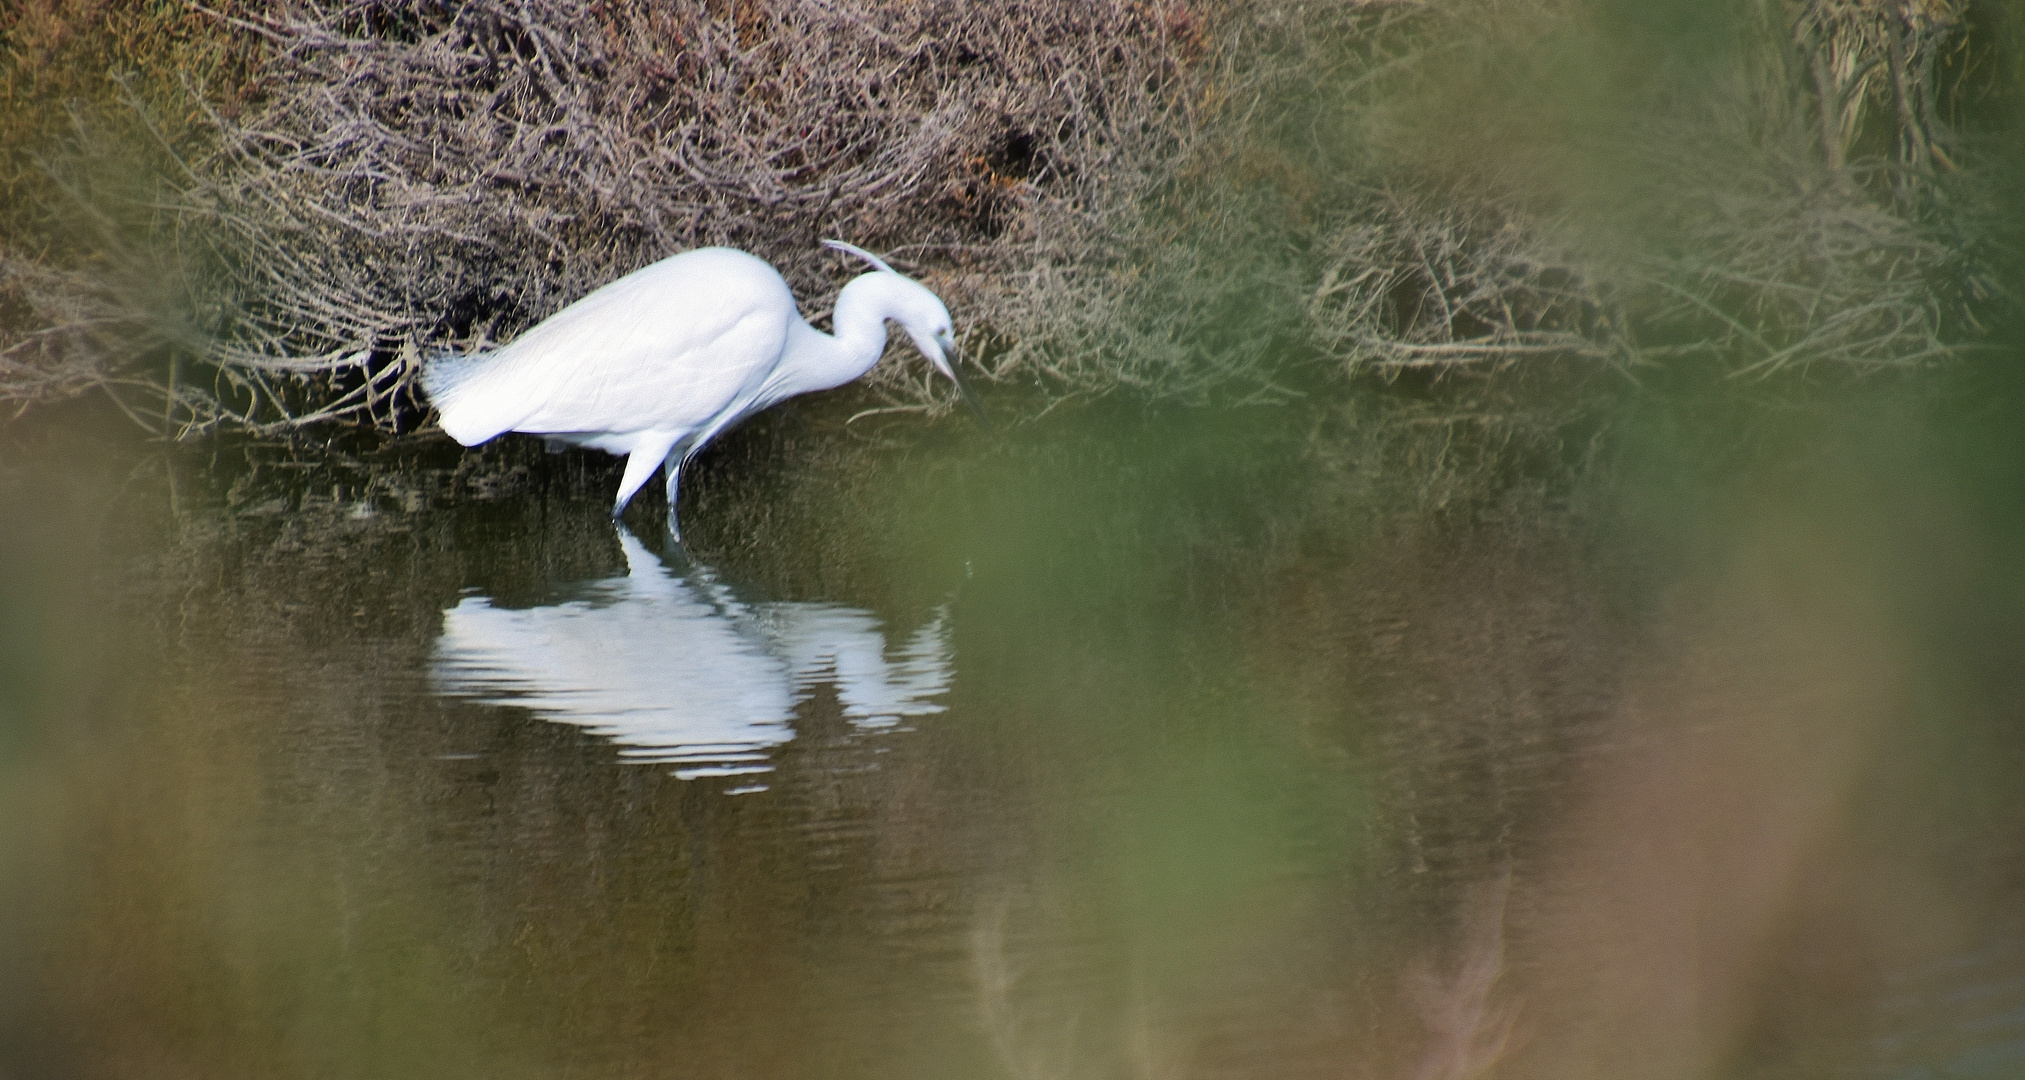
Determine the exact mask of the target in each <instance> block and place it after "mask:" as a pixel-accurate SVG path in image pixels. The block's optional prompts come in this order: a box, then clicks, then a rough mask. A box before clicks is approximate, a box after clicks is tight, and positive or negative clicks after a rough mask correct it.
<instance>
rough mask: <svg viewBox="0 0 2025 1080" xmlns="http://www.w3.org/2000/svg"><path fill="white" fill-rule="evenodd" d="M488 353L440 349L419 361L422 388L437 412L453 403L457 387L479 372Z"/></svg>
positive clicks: (456, 394) (444, 410)
mask: <svg viewBox="0 0 2025 1080" xmlns="http://www.w3.org/2000/svg"><path fill="white" fill-rule="evenodd" d="M490 355H491V354H490V353H454V352H439V353H435V354H433V355H431V356H430V357H429V358H428V359H426V360H424V361H422V391H423V392H424V393H426V394H428V395H429V401H430V403H431V404H433V405H435V406H436V410H437V411H438V412H449V411H450V409H451V408H452V407H453V406H454V405H456V403H457V397H458V391H459V390H460V389H462V388H463V387H464V386H465V385H467V384H468V383H469V382H470V381H471V376H473V375H476V374H477V373H478V369H479V368H480V367H481V366H483V365H484V363H485V360H486V358H487V357H489V356H490Z"/></svg>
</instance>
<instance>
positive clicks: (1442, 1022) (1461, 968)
mask: <svg viewBox="0 0 2025 1080" xmlns="http://www.w3.org/2000/svg"><path fill="white" fill-rule="evenodd" d="M1510 890H1511V874H1510V872H1509V871H1508V872H1507V873H1506V874H1505V875H1504V876H1503V877H1501V878H1499V879H1498V880H1497V881H1495V882H1492V883H1489V884H1485V885H1480V886H1478V887H1477V895H1476V896H1475V897H1474V898H1473V900H1472V901H1471V902H1470V903H1469V904H1468V905H1467V907H1466V908H1465V910H1464V912H1463V925H1462V941H1461V943H1460V944H1459V945H1458V947H1457V948H1456V950H1455V953H1454V955H1453V956H1452V957H1451V958H1450V960H1449V962H1448V963H1447V964H1445V965H1437V964H1436V963H1434V962H1431V961H1423V962H1421V963H1420V964H1417V965H1415V966H1414V967H1412V968H1410V969H1408V971H1407V973H1406V989H1407V994H1408V996H1409V997H1411V998H1412V1000H1413V1004H1414V1007H1415V1009H1416V1010H1417V1011H1418V1012H1419V1014H1420V1021H1421V1026H1422V1027H1423V1028H1424V1029H1425V1031H1426V1034H1427V1043H1428V1045H1427V1048H1426V1050H1425V1051H1424V1052H1423V1054H1422V1056H1421V1058H1420V1064H1419V1066H1418V1067H1417V1068H1416V1069H1415V1070H1414V1072H1413V1077H1414V1080H1470V1078H1473V1077H1480V1076H1485V1075H1488V1074H1489V1073H1490V1071H1491V1070H1492V1069H1493V1068H1495V1067H1496V1065H1497V1063H1498V1062H1499V1061H1500V1060H1501V1059H1502V1058H1504V1057H1505V1055H1506V1054H1507V1053H1509V1052H1510V1050H1511V1048H1512V1047H1511V1044H1512V1029H1513V1026H1514V1025H1516V1024H1517V1023H1518V1019H1519V1010H1518V1006H1517V1005H1516V1004H1513V1003H1510V1002H1507V1001H1504V1000H1501V999H1500V996H1499V985H1498V984H1499V981H1500V979H1502V977H1503V976H1504V972H1505V932H1504V923H1505V897H1506V895H1507V893H1509V892H1510ZM1443 967H1445V968H1446V971H1443V970H1442V968H1443Z"/></svg>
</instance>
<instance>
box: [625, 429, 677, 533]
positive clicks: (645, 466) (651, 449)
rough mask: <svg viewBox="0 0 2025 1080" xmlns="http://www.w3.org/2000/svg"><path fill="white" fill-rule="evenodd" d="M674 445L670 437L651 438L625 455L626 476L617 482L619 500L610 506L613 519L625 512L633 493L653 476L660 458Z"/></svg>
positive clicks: (665, 455)
mask: <svg viewBox="0 0 2025 1080" xmlns="http://www.w3.org/2000/svg"><path fill="white" fill-rule="evenodd" d="M674 445H675V440H674V439H673V438H672V437H671V438H658V437H651V436H650V437H648V438H645V439H643V440H642V441H640V442H639V443H637V444H635V445H634V447H633V452H632V453H630V454H627V455H626V475H625V478H624V479H621V480H620V481H619V499H618V501H617V502H615V503H613V504H612V516H613V517H618V516H619V515H620V514H622V513H624V512H625V510H626V504H627V503H628V502H630V501H632V498H633V493H634V492H636V491H638V490H640V488H641V487H642V486H644V485H645V484H646V483H647V478H648V477H650V476H652V475H654V469H655V467H656V466H658V465H660V464H661V459H662V458H665V457H667V456H668V451H669V450H670V449H671V448H673V447H674Z"/></svg>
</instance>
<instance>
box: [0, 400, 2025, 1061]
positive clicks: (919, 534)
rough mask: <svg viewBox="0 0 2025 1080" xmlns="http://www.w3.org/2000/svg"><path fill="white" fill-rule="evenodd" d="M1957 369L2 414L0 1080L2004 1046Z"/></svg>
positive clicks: (1994, 708)
mask: <svg viewBox="0 0 2025 1080" xmlns="http://www.w3.org/2000/svg"><path fill="white" fill-rule="evenodd" d="M1967 397H1968V398H1969V399H1971V400H1973V401H1975V402H1979V403H1980V405H1981V408H1982V411H1981V412H1977V411H1975V410H1974V409H1971V410H1969V411H1968V412H1965V413H1963V414H1962V415H1963V417H1964V419H1963V422H1962V423H1961V424H1959V425H1950V424H1944V423H1936V422H1934V421H1933V420H1932V415H1933V414H1934V413H1935V412H1938V411H1941V410H1942V409H1943V408H1944V407H1947V408H1951V407H1953V406H1952V405H1947V406H1935V408H1934V409H1933V410H1928V411H1923V410H1922V407H1919V406H1909V407H1904V408H1883V407H1876V406H1870V407H1866V406H1861V405H1855V406H1849V407H1846V408H1845V407H1840V406H1838V407H1832V408H1830V407H1824V408H1814V409H1798V408H1788V409H1781V410H1769V409H1763V408H1755V407H1740V406H1735V405H1723V404H1717V405H1709V406H1704V407H1700V408H1699V409H1697V408H1688V407H1685V406H1681V407H1674V406H1660V405H1652V404H1649V403H1648V404H1645V405H1632V406H1626V407H1624V408H1623V409H1621V410H1619V411H1617V412H1613V413H1610V414H1609V415H1604V416H1601V417H1600V418H1591V419H1589V420H1584V421H1582V422H1581V423H1575V424H1571V425H1568V426H1565V427H1559V428H1554V429H1552V430H1548V429H1545V428H1542V427H1539V426H1537V425H1536V426H1533V427H1528V426H1527V425H1524V424H1517V425H1514V424H1511V423H1508V422H1505V421H1485V420H1482V419H1481V418H1478V419H1471V420H1466V421H1462V422H1454V423H1436V422H1433V421H1432V420H1431V419H1430V418H1429V417H1427V416H1422V415H1417V414H1410V413H1396V412H1389V411H1387V410H1383V409H1377V408H1375V407H1365V406H1358V407H1354V408H1353V407H1350V406H1342V407H1327V406H1322V405H1318V404H1314V403H1308V404H1303V405H1300V406H1296V407H1290V408H1279V409H1258V410H1250V411H1245V410H1238V411H1220V412H1208V411H1202V412H1192V413H1191V412H1186V411H1179V412H1174V413H1170V414H1163V415H1158V416H1152V415H1147V414H1143V413H1140V412H1137V411H1134V410H1132V409H1129V408H1120V409H1117V410H1113V411H1102V410H1084V411H1082V412H1075V411H1073V410H1063V411H1060V412H1058V413H1057V414H1055V415H1052V416H1050V417H1049V418H1047V419H1046V420H1044V421H1042V422H1040V423H1036V424H1032V425H1028V426H1015V427H1012V429H1011V430H1009V431H1005V432H1002V433H1000V434H999V435H996V436H987V435H985V434H983V433H981V432H978V431H975V430H973V429H971V428H969V427H966V426H964V425H963V424H961V423H958V422H949V423H944V424H925V423H922V422H920V421H917V420H914V419H912V418H906V417H902V418H898V419H892V420H890V421H889V422H887V423H886V424H885V426H883V427H872V428H868V427H867V424H868V423H870V422H868V421H861V422H860V423H858V424H854V425H847V424H845V423H844V422H843V417H844V416H845V415H846V413H845V412H838V411H831V410H830V409H828V408H826V407H825V406H823V405H821V404H820V403H818V404H815V405H808V406H804V407H802V408H801V409H800V410H799V411H798V412H794V413H789V414H775V415H770V416H768V417H763V418H761V419H760V420H758V421H756V422H754V423H753V424H751V425H749V426H748V427H747V428H746V429H745V430H743V431H741V432H739V433H737V434H736V435H735V436H734V437H732V438H731V439H730V440H728V441H727V442H726V443H725V444H724V445H723V446H722V447H721V448H719V449H718V450H715V451H713V453H712V454H711V455H708V456H706V458H705V459H704V461H703V463H702V467H701V468H700V470H698V471H697V473H696V475H695V478H694V488H693V498H691V499H690V500H689V501H688V502H687V504H686V505H685V508H684V535H685V537H686V538H687V539H688V540H689V543H690V547H689V550H688V551H687V552H686V553H681V552H675V551H671V550H668V549H666V547H665V545H664V542H663V539H662V534H661V532H660V526H661V514H662V512H663V511H662V507H661V505H660V504H659V502H658V501H656V500H655V499H652V498H648V499H644V500H642V502H641V503H640V504H639V505H638V506H636V508H635V509H634V510H633V511H632V513H631V514H630V515H629V516H628V518H627V523H626V529H625V531H621V530H619V529H616V528H615V527H614V526H613V525H612V524H611V523H610V522H609V521H608V520H607V519H606V517H605V515H604V509H605V507H606V506H608V505H609V498H610V495H609V492H610V489H611V487H612V485H613V484H614V483H615V480H616V473H615V471H614V470H613V469H612V468H611V467H610V465H609V459H603V458H601V457H598V456H597V455H592V454H581V455H580V454H577V453H571V454H566V455H560V456H548V455H545V454H543V453H541V451H540V448H539V446H538V445H535V444H532V443H531V442H529V443H521V442H519V441H515V440H509V441H508V442H507V443H505V444H502V445H500V446H495V447H488V448H485V449H482V450H479V451H472V452H465V451H461V450H459V449H457V448H455V447H453V446H450V445H449V444H447V443H444V442H441V441H436V442H430V441H426V440H424V441H415V442H406V443H393V444H373V445H347V446H323V445H315V444H307V443H305V444H302V445H299V446H296V447H293V448H291V447H287V446H271V445H258V444H243V443H232V442H223V443H215V444H205V445H199V446H187V447H179V448H162V447H157V446H147V445H138V444H134V443H132V442H131V441H130V440H126V439H124V438H122V437H120V436H118V435H117V434H116V433H112V432H109V431H100V430H98V429H97V428H95V427H93V426H91V425H87V424H84V423H81V422H78V423H51V424H46V425H43V426H42V427H39V428H34V429H31V430H16V431H15V432H13V433H12V434H11V436H10V438H11V440H12V441H11V442H10V443H9V446H8V449H7V452H6V457H5V459H4V467H0V475H4V480H0V495H4V501H5V504H6V507H7V511H6V514H5V521H4V524H0V544H4V550H5V559H4V561H0V579H4V585H5V592H4V598H5V604H6V608H5V617H4V620H0V633H4V634H5V638H4V639H0V640H4V644H0V657H4V661H0V662H4V664H5V667H4V669H0V677H4V679H5V681H6V683H7V685H8V691H7V693H6V695H5V697H4V699H0V700H4V703H5V706H6V708H7V713H6V728H5V731H4V734H0V738H4V742H0V904H4V910H5V911H6V912H7V915H6V917H5V919H4V920H0V995H4V997H0V1046H4V1049H0V1076H6V1077H72V1076H76V1077H97V1076H107V1077H112V1076H121V1077H125V1076H150V1077H153V1076H192V1077H195V1076H202V1077H239V1076H244V1077H262V1078H278V1077H296V1076H301V1077H393V1076H432V1077H453V1076H485V1077H511V1076H544V1077H547V1076H572V1077H631V1076H656V1077H783V1078H784V1077H813V1076H827V1077H880V1078H911V1077H922V1078H927V1077H997V1076H1006V1077H1022V1078H1026V1077H1032V1078H1043V1077H1193V1076H1235V1075H1245V1076H1274V1077H1279V1076H1294V1077H1300V1076H1318V1077H1319V1076H1328V1077H1343V1076H1352V1077H1395V1076H1397V1077H1418V1078H1437V1077H1443V1078H1445V1077H1465V1076H1483V1075H1493V1074H1494V1075H1497V1076H1501V1077H1557V1078H1565V1077H1589V1076H1593V1077H1611V1078H1625V1077H1648V1076H1649V1077H1703V1076H1709V1077H1728V1076H1824V1077H1828V1076H1832V1077H1845V1076H1847V1077H1906V1078H1911V1077H1942V1076H1947V1077H1957V1076H1960V1077H2000V1076H2015V1075H2019V1074H2020V1073H2021V1072H2025V785H2021V784H2020V782H2019V778H2020V776H2021V766H2025V726H2021V724H2020V721H2021V720H2025V715H2021V711H2020V709H2021V702H2025V696H2021V691H2025V679H2021V677H2020V675H2019V671H2020V668H2019V666H2018V665H2019V662H2020V660H2021V659H2025V656H2021V642H2025V602H2021V601H2025V575H2021V573H2020V570H2021V567H2025V560H2021V559H2020V558H2019V555H2020V551H2019V548H2018V545H2017V540H2018V537H2019V535H2020V530H2019V528H2018V525H2019V522H2018V519H2017V515H2016V505H2017V504H2016V503H2015V501H2014V498H2015V481H2016V480H2017V478H2018V476H2019V473H2018V472H2017V470H2016V469H2015V467H2014V465H2015V463H2014V461H2013V460H2012V457H2010V456H2007V454H2009V453H2010V451H2009V450H2008V449H2007V448H2008V447H2009V446H2010V445H2011V440H2010V437H2009V436H2008V435H2007V434H2006V431H2007V428H2008V421H2007V420H2006V415H2007V414H2006V412H2005V410H2004V409H2003V408H2002V407H2000V406H1996V405H1991V404H1990V403H1989V400H1988V399H1987V398H1982V397H1978V396H1977V395H1967ZM1866 409H1867V410H1868V411H1866Z"/></svg>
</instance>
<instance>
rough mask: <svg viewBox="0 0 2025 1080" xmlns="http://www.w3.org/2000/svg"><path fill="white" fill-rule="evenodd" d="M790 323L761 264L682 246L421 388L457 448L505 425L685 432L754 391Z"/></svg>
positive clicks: (790, 312) (776, 282)
mask: <svg viewBox="0 0 2025 1080" xmlns="http://www.w3.org/2000/svg"><path fill="white" fill-rule="evenodd" d="M795 318H797V315H796V313H795V306H794V296H793V294H792V293H790V292H789V291H788V288H787V283H786V282H784V281H782V280H781V278H780V275H779V274H778V273H777V272H775V271H774V269H773V268H772V267H771V266H768V265H767V264H766V263H765V262H763V261H761V260H759V259H757V258H754V257H752V256H750V255H747V254H745V253H743V252H735V251H728V250H725V249H705V250H702V251H692V252H687V253H685V254H682V255H678V256H675V257H673V258H670V259H664V260H662V261H661V262H658V263H655V264H654V265H652V266H649V267H645V268H643V269H641V270H638V271H635V272H634V273H632V274H629V275H627V276H626V277H623V278H620V279H619V280H617V281H614V282H612V283H611V284H609V285H606V286H605V287H604V288H602V289H599V290H597V291H596V292H593V293H591V294H590V295H589V296H586V297H584V298H583V299H582V300H579V301H577V302H576V303H575V304H572V305H571V306H570V307H568V308H566V309H564V310H563V311H561V312H559V313H557V314H556V315H554V316H552V317H551V318H549V319H548V320H546V321H544V322H542V323H541V324H540V325H538V326H536V327H534V328H533V329H531V330H529V331H528V332H527V333H525V334H523V335H521V336H520V337H519V338H518V339H516V340H515V341H514V342H513V343H512V344H510V345H508V346H506V347H505V348H503V349H500V350H499V351H498V352H496V353H494V354H491V355H490V356H489V357H488V358H486V359H484V360H482V361H478V362H474V363H473V364H472V365H471V366H470V367H469V368H465V367H461V366H458V365H451V366H448V367H445V368H444V369H443V370H442V372H441V374H440V376H439V377H438V378H437V380H436V381H437V384H438V385H441V386H442V387H444V390H445V393H444V394H443V395H441V396H438V395H437V393H436V392H435V390H434V389H430V388H429V386H428V379H429V375H428V373H427V372H426V371H425V373H424V379H425V389H430V396H431V399H432V400H433V401H435V402H436V404H437V408H438V410H439V411H440V412H441V413H442V423H443V430H444V431H446V432H448V433H449V434H450V435H451V436H452V437H454V438H456V439H457V440H458V441H459V442H462V443H464V444H466V445H471V444H473V443H478V442H483V441H485V440H486V439H489V438H492V437H493V436H495V435H498V434H500V433H502V432H506V431H527V432H537V433H539V432H578V431H607V432H624V431H638V430H649V429H652V430H664V431H672V430H683V429H687V428H691V427H694V426H696V425H698V424H701V423H703V422H704V421H705V420H707V419H709V417H710V416H711V415H712V413H713V412H714V411H715V410H716V408H718V407H719V405H720V404H721V403H722V402H723V401H725V400H726V399H727V398H728V397H729V396H731V395H734V394H737V393H739V392H741V390H742V389H743V388H744V387H746V386H748V385H750V386H752V387H755V388H756V387H757V386H758V384H759V383H760V382H761V381H763V380H764V378H765V376H766V374H767V372H768V371H770V370H771V368H772V365H773V364H774V363H775V362H776V361H777V360H778V359H779V356H780V351H781V347H782V345H783V344H784V342H785V341H786V337H787V330H788V324H789V323H790V322H791V321H793V320H794V319H795ZM438 363H440V361H439V362H438ZM431 366H432V367H434V366H435V365H433V364H432V365H431Z"/></svg>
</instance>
